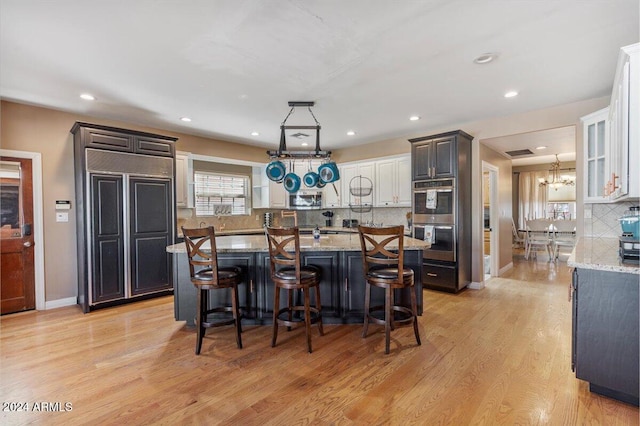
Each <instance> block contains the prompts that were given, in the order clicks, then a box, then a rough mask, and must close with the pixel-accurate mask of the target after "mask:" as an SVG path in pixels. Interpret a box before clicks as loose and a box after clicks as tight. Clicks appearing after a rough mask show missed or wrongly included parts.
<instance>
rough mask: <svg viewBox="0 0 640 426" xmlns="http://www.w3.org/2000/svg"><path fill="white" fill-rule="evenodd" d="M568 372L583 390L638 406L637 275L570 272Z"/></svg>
mask: <svg viewBox="0 0 640 426" xmlns="http://www.w3.org/2000/svg"><path fill="white" fill-rule="evenodd" d="M572 285H573V295H572V299H573V309H572V312H573V315H572V319H573V321H572V326H573V327H572V338H573V340H572V345H571V349H572V356H571V367H572V369H573V370H574V371H575V373H576V377H577V378H579V379H582V380H586V381H587V382H589V389H590V390H591V391H592V392H595V393H599V394H602V395H605V396H608V397H611V398H615V399H619V400H621V401H624V402H627V403H630V404H634V405H636V406H637V405H638V396H639V395H638V394H639V385H640V383H639V376H640V371H639V370H640V369H639V365H640V359H639V356H638V353H639V350H638V348H639V346H640V339H639V331H638V330H639V324H638V318H639V315H640V313H639V309H638V301H639V296H640V295H639V291H638V289H639V287H640V286H639V285H638V275H637V274H626V273H621V272H610V271H599V270H591V269H575V270H574V272H573V283H572Z"/></svg>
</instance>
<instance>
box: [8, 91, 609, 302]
mask: <svg viewBox="0 0 640 426" xmlns="http://www.w3.org/2000/svg"><path fill="white" fill-rule="evenodd" d="M607 104H608V97H607V98H598V99H592V100H588V101H583V102H577V103H573V104H568V105H561V106H557V107H553V108H548V109H545V110H539V111H533V112H529V113H524V114H517V115H513V116H509V117H498V118H492V119H488V120H481V121H473V122H468V123H459V124H454V125H451V126H448V127H447V128H428V127H425V128H423V129H421V130H420V131H417V132H416V133H414V134H412V135H407V136H406V137H402V138H396V139H391V140H384V141H372V143H371V144H368V145H367V149H366V150H365V149H362V147H361V146H359V147H358V146H356V147H350V148H347V149H343V150H339V151H336V152H335V153H334V155H333V159H334V160H336V161H337V162H346V161H353V160H360V159H365V158H375V157H381V156H386V155H394V154H402V153H407V152H409V151H410V144H409V143H408V142H407V139H409V138H412V137H418V136H425V135H429V134H434V133H439V132H444V131H450V130H455V129H462V130H464V131H465V132H467V133H469V134H471V135H473V136H474V137H475V139H474V143H473V150H474V154H473V175H474V176H473V181H474V182H481V179H482V170H481V166H480V164H481V159H480V158H481V153H480V145H479V142H480V143H481V142H482V139H485V138H491V137H497V136H505V135H511V134H518V133H524V132H531V131H536V130H542V129H548V128H555V127H563V126H567V125H576V127H577V129H576V130H577V132H576V133H577V138H578V140H580V141H581V140H582V132H581V126H579V117H581V116H583V115H586V114H588V113H590V112H593V111H596V110H598V109H600V108H602V107H604V106H606V105H607ZM0 111H1V113H2V114H1V117H0V118H1V120H0V146H1V147H2V148H3V149H12V150H20V151H31V152H39V153H41V154H42V163H43V179H44V187H43V203H44V252H45V292H46V300H47V301H52V300H57V299H63V298H68V297H74V296H75V295H76V292H77V279H76V255H75V253H76V237H75V213H72V214H70V218H69V222H68V223H56V222H55V210H54V206H55V201H56V200H71V201H72V203H73V205H75V196H74V191H75V190H74V181H73V173H74V172H73V152H72V141H71V137H70V134H69V130H70V129H71V127H72V126H73V123H74V122H75V121H85V122H89V123H96V124H103V125H110V126H116V127H123V128H128V129H134V130H141V131H147V132H152V133H159V134H163V135H168V136H175V137H177V138H179V140H178V142H177V144H176V149H177V150H180V151H187V152H192V153H196V154H201V155H208V156H213V157H222V158H229V159H236V160H243V161H255V162H264V161H265V158H266V157H265V150H264V149H262V148H257V147H249V146H244V145H238V144H234V143H231V142H223V141H219V140H213V139H207V138H202V137H197V136H191V135H186V134H181V133H177V132H172V131H164V130H158V129H154V128H149V127H144V126H139V125H134V124H130V123H122V122H117V121H112V120H105V119H98V118H93V117H87V116H82V115H76V114H70V113H66V112H61V111H54V110H50V109H45V108H38V107H33V106H28V105H22V104H16V103H12V102H7V101H2V104H1V110H0ZM578 147H581V143H580V144H578ZM579 149H580V148H579ZM482 152H483V154H482V155H488V154H487V152H486V151H484V150H483V151H482ZM579 152H580V153H581V151H579ZM491 157H492V158H493V154H491ZM496 158H497V157H496ZM578 158H579V159H580V158H581V157H580V156H579V157H578ZM580 173H581V168H580V161H578V176H581V174H580ZM510 174H511V172H510V167H509V173H508V175H510ZM500 175H501V177H500V180H501V183H500V201H499V204H500V206H503V205H504V206H507V205H508V208H507V211H508V212H509V215H508V217H504V218H501V222H500V230H501V231H500V234H501V240H502V238H503V236H504V235H510V228H506V226H505V229H507V230H508V231H509V232H508V233H507V232H504V231H503V222H507V221H509V222H508V223H509V226H510V220H511V187H510V179H509V185H508V190H507V186H506V184H504V183H503V180H502V179H503V177H502V176H503V173H502V172H501V173H500ZM505 182H506V181H505ZM580 192H581V191H580V188H578V193H580ZM474 197H476V198H474V205H473V209H474V211H478V212H481V211H482V199H481V191H477V192H476V193H474ZM578 203H579V204H578V207H580V200H579V201H578ZM501 208H502V207H501ZM473 235H474V244H475V241H477V242H478V246H479V249H477V248H474V260H473V271H474V273H473V280H474V281H477V282H480V281H482V278H481V275H480V272H478V271H480V267H479V265H480V264H481V263H480V262H482V247H481V246H480V245H481V242H482V239H483V235H482V215H481V214H479V215H476V216H474V225H473ZM502 245H503V244H502V241H501V249H500V265H505V262H507V261H508V260H509V259H510V255H508V254H507V251H504V253H503V249H504V250H507V249H506V248H504V247H502ZM508 246H509V248H510V247H511V244H510V243H509V244H508ZM505 247H506V245H505ZM501 267H502V266H501Z"/></svg>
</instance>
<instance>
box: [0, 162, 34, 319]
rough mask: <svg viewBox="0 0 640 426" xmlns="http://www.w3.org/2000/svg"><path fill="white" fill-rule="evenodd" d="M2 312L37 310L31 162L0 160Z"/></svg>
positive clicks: (0, 291)
mask: <svg viewBox="0 0 640 426" xmlns="http://www.w3.org/2000/svg"><path fill="white" fill-rule="evenodd" d="M0 160H1V163H0V196H1V200H0V207H1V209H2V213H1V215H0V216H1V227H0V239H1V241H0V252H1V254H0V258H1V262H0V313H1V314H9V313H12V312H20V311H27V310H30V309H35V307H36V296H35V294H36V292H35V266H34V248H33V246H34V244H35V241H34V240H33V179H32V168H31V160H30V159H26V158H12V157H1V158H0Z"/></svg>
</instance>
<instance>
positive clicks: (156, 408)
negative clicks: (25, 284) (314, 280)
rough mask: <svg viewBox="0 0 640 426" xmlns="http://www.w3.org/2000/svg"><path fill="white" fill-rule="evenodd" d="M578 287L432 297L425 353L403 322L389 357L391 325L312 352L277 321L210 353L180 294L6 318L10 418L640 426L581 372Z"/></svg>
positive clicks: (556, 272) (508, 279) (501, 286)
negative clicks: (273, 338)
mask: <svg viewBox="0 0 640 426" xmlns="http://www.w3.org/2000/svg"><path fill="white" fill-rule="evenodd" d="M569 282H570V270H569V268H568V267H567V266H566V263H559V264H558V265H555V264H549V263H546V262H544V261H543V260H539V261H529V262H526V261H524V262H522V261H517V259H516V268H514V269H513V270H512V271H510V273H508V274H507V276H505V277H502V278H494V279H492V280H490V281H489V282H488V284H487V286H486V288H485V289H483V290H466V291H464V292H462V293H460V294H458V295H451V294H446V293H440V292H433V291H425V295H424V296H425V313H424V315H423V316H422V317H421V318H420V333H421V337H422V346H416V345H415V340H414V338H413V332H412V329H411V328H401V329H398V330H396V331H394V332H393V333H392V347H391V354H389V355H385V354H384V334H383V332H382V328H381V327H379V326H375V325H372V326H370V336H369V337H368V338H366V339H362V338H361V336H360V334H361V331H362V328H361V326H354V325H344V326H325V333H326V334H325V336H323V337H320V336H318V334H317V329H315V328H314V336H313V345H314V352H313V354H308V353H307V352H306V350H305V347H306V346H305V340H304V331H303V330H302V329H298V330H293V331H291V332H289V333H287V332H286V331H285V330H284V329H282V330H281V331H280V333H279V341H278V346H276V347H275V348H271V347H270V333H271V328H270V327H259V326H246V327H245V328H244V333H243V337H242V339H243V343H244V349H242V350H238V349H237V348H236V346H235V339H234V337H233V331H232V329H231V328H223V329H215V330H209V334H207V337H206V338H205V342H204V345H203V350H202V354H201V355H200V356H195V355H194V352H193V351H194V345H195V331H194V330H193V329H190V328H187V327H185V326H184V324H183V323H181V322H176V321H174V319H173V299H172V298H171V297H165V298H161V299H155V300H150V301H145V302H140V303H136V304H134V305H128V306H125V307H115V308H109V309H104V310H99V311H96V312H93V313H90V314H87V315H84V314H82V313H81V311H80V309H78V308H76V307H67V308H60V309H54V310H50V311H43V312H28V313H22V314H15V315H9V316H4V317H2V318H1V319H0V326H1V329H0V351H1V355H0V362H1V364H0V380H1V389H0V396H1V400H2V402H3V403H5V405H4V406H3V411H2V414H1V417H0V423H1V424H3V425H17V424H47V425H50V424H65V425H74V424H88V423H91V424H154V423H157V424H171V425H175V424H230V425H262V424H268V425H292V424H317V425H352V424H353V425H373V424H376V425H380V424H392V425H406V424H419V425H432V424H433V425H437V424H443V425H444V424H451V425H495V424H506V425H513V424H520V425H528V424H532V425H535V424H553V425H584V424H600V425H637V424H638V408H637V407H633V406H630V405H627V404H624V403H621V402H617V401H615V400H612V399H608V398H605V397H601V396H598V395H596V394H592V393H590V392H589V390H588V385H587V383H585V382H582V381H580V380H578V379H576V378H575V375H574V373H572V372H571V368H570V354H571V304H570V303H569V302H568V301H567V294H568V285H569ZM9 402H13V403H19V404H21V403H28V404H29V405H28V409H29V411H27V412H7V411H5V410H6V409H8V408H14V409H15V408H16V407H15V406H13V407H11V406H8V405H6V403H9ZM36 403H39V405H36ZM42 403H45V404H42ZM46 403H51V404H50V405H48V404H46ZM54 403H60V406H59V407H56V406H55V405H54ZM65 403H69V404H70V406H69V405H67V406H65ZM22 408H24V405H23V406H22ZM38 408H39V409H40V411H34V410H35V409H38ZM45 408H53V409H56V408H58V410H57V411H55V412H50V411H43V410H44V409H45ZM69 408H70V409H71V410H70V411H69V410H68V409H69ZM60 409H67V411H60Z"/></svg>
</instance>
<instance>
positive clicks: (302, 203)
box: [289, 191, 322, 210]
mask: <svg viewBox="0 0 640 426" xmlns="http://www.w3.org/2000/svg"><path fill="white" fill-rule="evenodd" d="M289 208H290V209H294V210H318V209H321V208H322V191H298V192H295V193H293V194H289Z"/></svg>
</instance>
